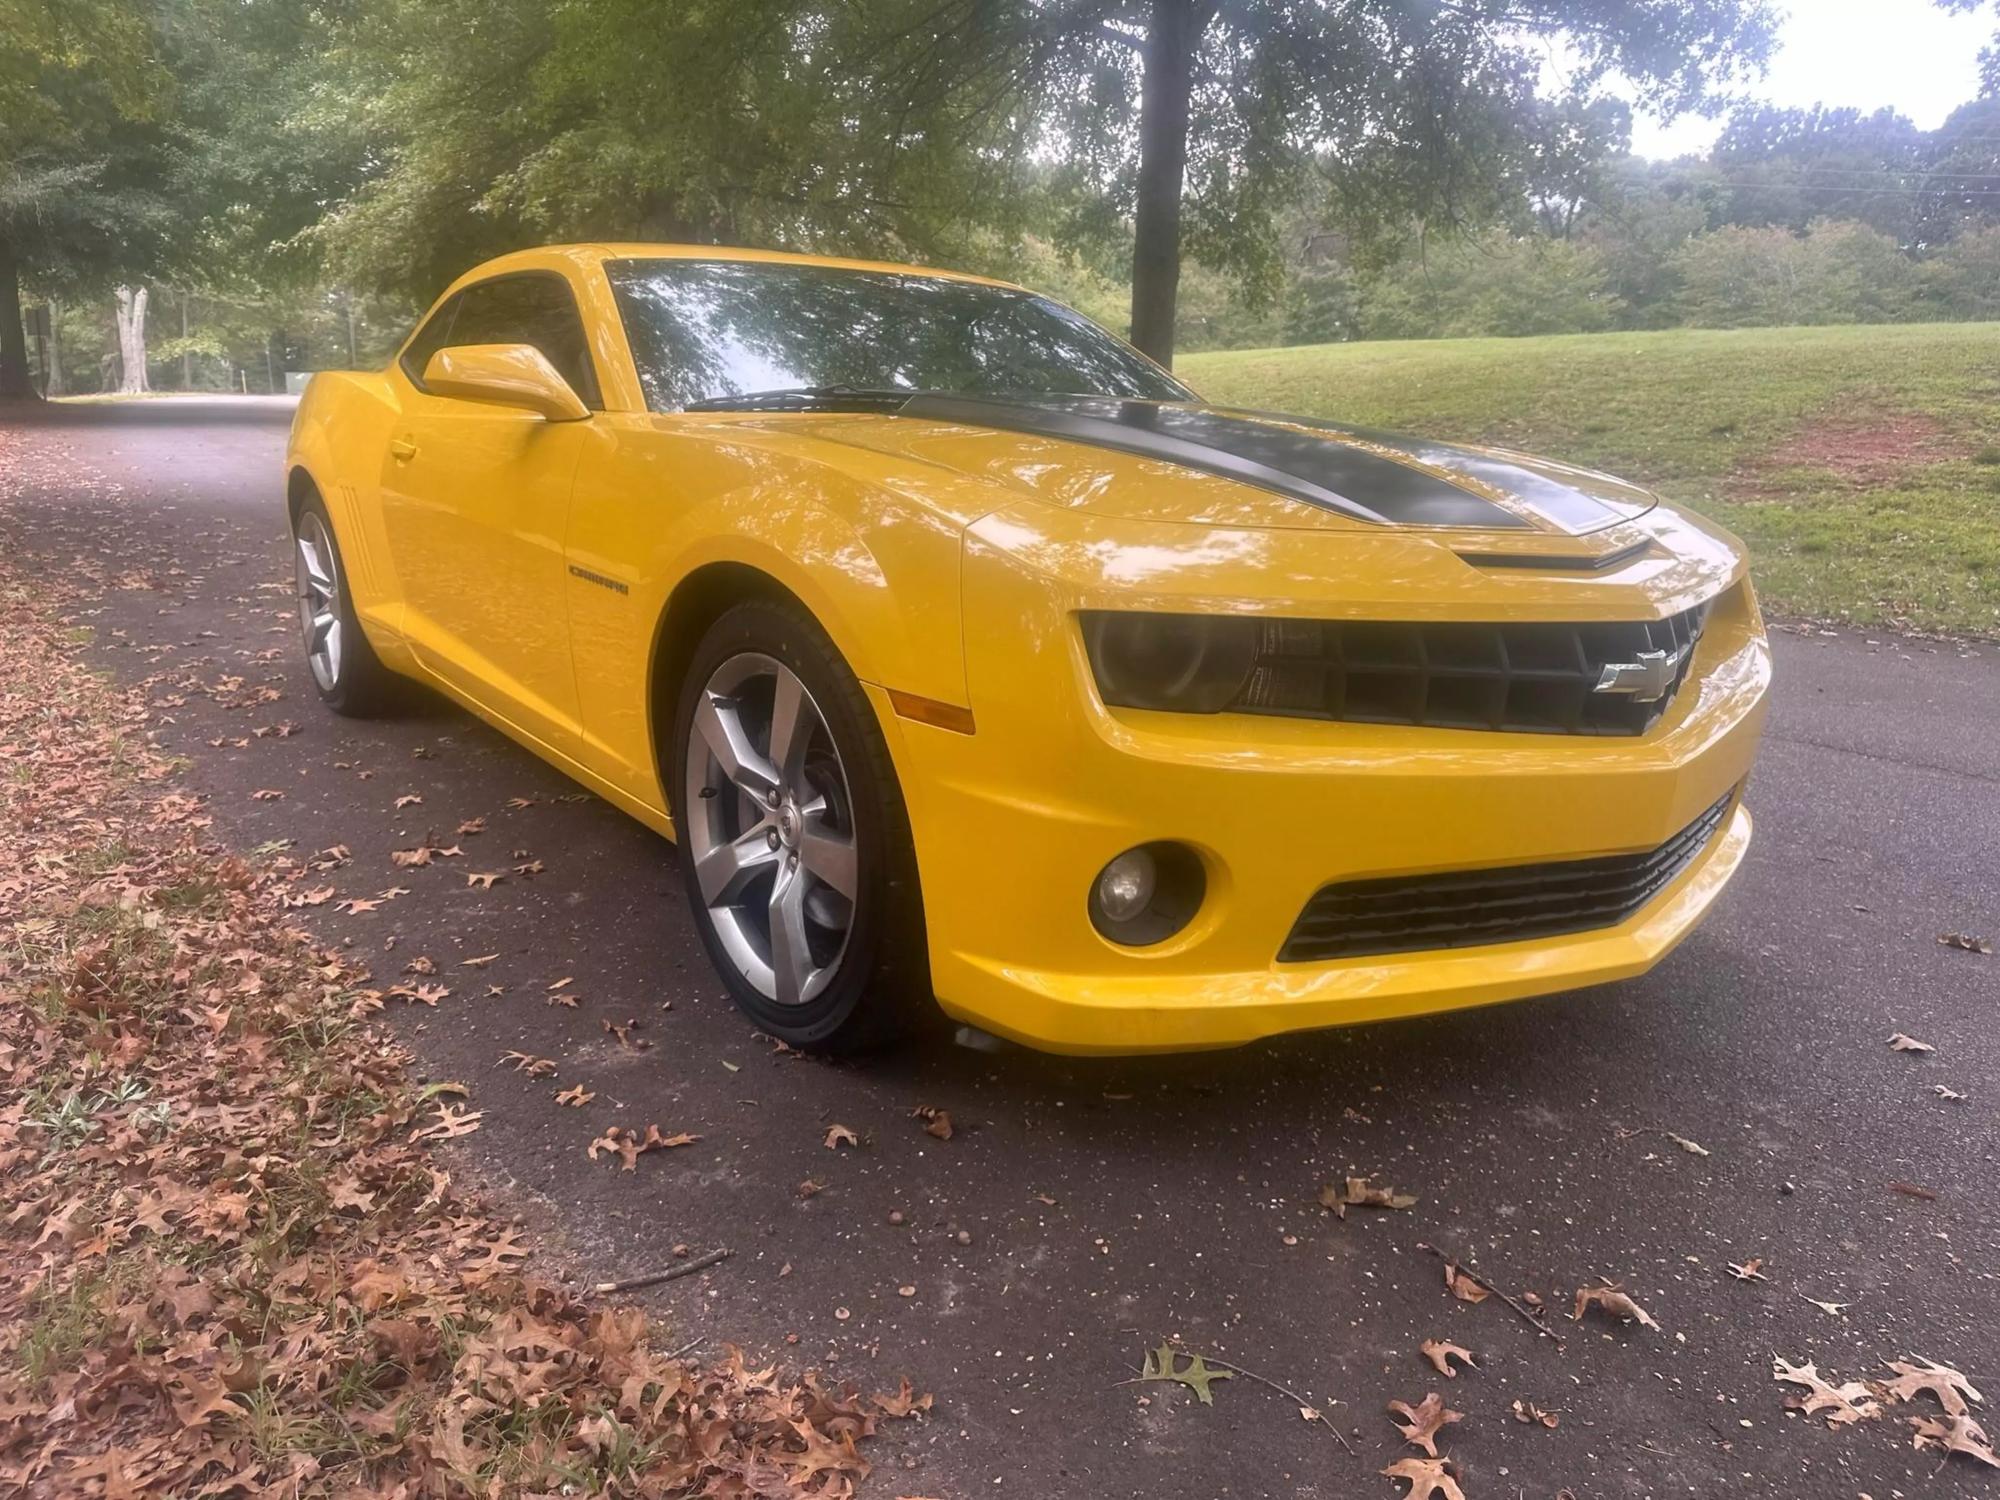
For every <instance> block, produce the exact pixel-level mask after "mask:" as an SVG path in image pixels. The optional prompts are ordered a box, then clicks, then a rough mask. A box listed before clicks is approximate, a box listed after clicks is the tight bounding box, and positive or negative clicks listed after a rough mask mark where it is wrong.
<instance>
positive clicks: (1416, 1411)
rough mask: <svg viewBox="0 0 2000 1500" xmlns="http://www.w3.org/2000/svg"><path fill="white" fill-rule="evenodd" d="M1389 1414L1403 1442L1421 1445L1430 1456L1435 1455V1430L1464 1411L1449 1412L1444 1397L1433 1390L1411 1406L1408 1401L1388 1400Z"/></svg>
mask: <svg viewBox="0 0 2000 1500" xmlns="http://www.w3.org/2000/svg"><path fill="white" fill-rule="evenodd" d="M1389 1413H1390V1416H1391V1418H1392V1419H1393V1420H1394V1422H1395V1424H1396V1431H1397V1432H1398V1433H1400V1434H1401V1435H1402V1438H1403V1441H1404V1442H1406V1443H1408V1444H1410V1446H1411V1447H1413V1448H1421V1449H1423V1450H1424V1452H1426V1453H1428V1454H1429V1455H1430V1456H1431V1457H1432V1458H1436V1457H1437V1451H1438V1450H1437V1435H1438V1432H1439V1431H1440V1430H1441V1429H1443V1428H1445V1427H1449V1426H1450V1425H1451V1424H1452V1423H1453V1422H1459V1421H1463V1420H1464V1418H1465V1413H1464V1412H1459V1411H1452V1410H1451V1409H1450V1408H1449V1407H1447V1406H1446V1405H1445V1404H1444V1397H1442V1396H1440V1395H1439V1394H1438V1393H1437V1392H1436V1391H1432V1392H1431V1393H1430V1394H1429V1395H1428V1396H1426V1397H1424V1399H1423V1400H1422V1401H1420V1402H1418V1403H1417V1404H1416V1405H1415V1406H1412V1405H1410V1404H1409V1402H1407V1401H1391V1402H1390V1403H1389Z"/></svg>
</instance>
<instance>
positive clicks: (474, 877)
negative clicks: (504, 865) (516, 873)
mask: <svg viewBox="0 0 2000 1500" xmlns="http://www.w3.org/2000/svg"><path fill="white" fill-rule="evenodd" d="M506 878H507V872H506V871H504V870H467V871H466V872H465V883H466V884H467V885H469V886H471V887H472V888H473V889H474V890H477V891H490V890H492V889H493V887H494V886H496V885H498V884H499V883H500V882H501V881H503V880H505V879H506Z"/></svg>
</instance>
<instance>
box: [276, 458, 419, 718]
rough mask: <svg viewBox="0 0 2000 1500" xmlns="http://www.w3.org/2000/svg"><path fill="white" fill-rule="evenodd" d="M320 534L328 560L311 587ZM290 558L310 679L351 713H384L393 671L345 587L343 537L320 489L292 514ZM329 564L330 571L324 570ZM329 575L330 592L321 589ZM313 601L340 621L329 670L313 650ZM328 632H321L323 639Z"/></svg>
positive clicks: (325, 699)
mask: <svg viewBox="0 0 2000 1500" xmlns="http://www.w3.org/2000/svg"><path fill="white" fill-rule="evenodd" d="M322 539H324V551H325V553H326V563H322V564H321V578H320V579H319V580H317V581H316V582H315V583H314V584H313V585H312V586H311V591H310V592H309V587H308V581H307V577H308V572H309V567H310V564H309V562H308V559H309V557H315V556H317V554H318V553H319V551H320V542H321V540H322ZM292 563H293V572H294V574H295V576H296V579H297V598H298V603H299V624H300V630H301V633H302V635H304V636H305V638H306V639H305V647H306V675H307V676H308V677H309V678H311V679H312V684H313V687H314V689H315V690H316V691H317V692H318V693H319V697H320V702H322V703H324V704H325V705H326V706H327V707H328V708H330V709H332V710H333V711H334V712H335V713H337V714H344V715H346V716H347V717H349V718H367V717H371V716H373V715H375V714H379V713H382V712H383V711H385V710H386V709H388V708H389V707H390V706H391V705H392V704H393V702H394V700H395V676H394V674H393V673H391V672H390V671H389V669H388V668H387V667H385V666H383V665H382V662H381V659H380V658H379V657H377V656H376V655H375V648H374V647H373V646H371V645H369V644H368V637H367V635H366V634H365V633H364V632H363V630H362V628H361V621H360V619H359V618H358V617H357V616H356V615H355V613H354V594H353V591H352V590H351V589H349V588H348V586H347V576H348V575H347V560H346V558H344V557H343V556H342V555H341V551H340V539H339V538H338V537H336V536H335V535H334V532H333V518H332V517H331V516H329V515H328V514H327V510H326V502H325V501H323V500H322V499H320V497H319V494H318V492H317V491H315V492H312V493H310V494H308V495H307V496H306V497H305V499H304V501H303V502H301V504H300V505H299V508H298V513H297V514H296V515H295V516H294V517H293V518H292ZM328 563H330V567H331V571H330V573H329V572H327V571H326V566H327V564H328ZM328 579H330V581H331V594H330V595H328V594H327V593H325V592H324V591H323V585H324V583H325V582H326V580H328ZM315 603H317V604H319V605H320V606H321V614H322V617H324V615H326V614H330V615H331V616H332V617H333V619H334V620H336V621H337V622H338V625H339V631H338V635H337V637H336V641H337V646H338V649H337V650H336V651H335V652H334V653H333V655H332V657H331V669H330V671H329V669H328V666H327V658H326V657H325V656H324V654H323V653H322V652H320V651H316V649H315V646H314V633H313V628H312V626H311V625H310V624H309V622H308V615H309V613H311V612H312V609H313V606H314V604H315ZM324 634H325V633H324V632H323V631H322V632H321V638H322V639H323V638H324Z"/></svg>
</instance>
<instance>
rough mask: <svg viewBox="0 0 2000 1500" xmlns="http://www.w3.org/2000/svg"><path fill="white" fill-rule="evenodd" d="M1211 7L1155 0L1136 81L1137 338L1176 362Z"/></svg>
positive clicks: (1197, 1)
mask: <svg viewBox="0 0 2000 1500" xmlns="http://www.w3.org/2000/svg"><path fill="white" fill-rule="evenodd" d="M1210 14H1211V11H1210V8H1209V5H1208V4H1207V3H1206V0H1153V6H1152V16H1151V18H1150V20H1149V22H1148V24H1147V27H1146V46H1145V52H1144V55H1143V56H1144V61H1143V63H1142V68H1143V71H1144V77H1143V79H1142V81H1141V84H1140V88H1139V181H1138V195H1137V201H1136V202H1135V204H1134V206H1133V215H1132V228H1133V231H1134V239H1135V243H1134V245H1133V249H1132V342H1133V343H1134V344H1136V345H1138V346H1139V348H1141V349H1142V350H1144V351H1145V352H1146V353H1148V354H1150V355H1152V356H1153V358H1154V359H1157V360H1158V361H1159V362H1160V363H1161V364H1163V365H1169V366H1171V365H1172V364H1173V362H1174V304H1175V301H1176V299H1177V298H1178V297H1179V295H1180V283H1181V188H1182V185H1183V184H1184V182H1185V180H1186V178H1187V143H1188V98H1189V96H1190V94H1192V92H1193V89H1194V54H1195V47H1196V44H1197V43H1199V42H1200V40H1201V33H1202V32H1203V31H1204V30H1205V29H1206V28H1207V26H1208V19H1209V16H1210Z"/></svg>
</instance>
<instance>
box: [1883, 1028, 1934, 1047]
mask: <svg viewBox="0 0 2000 1500" xmlns="http://www.w3.org/2000/svg"><path fill="white" fill-rule="evenodd" d="M1889 1047H1890V1049H1891V1050H1892V1051H1896V1052H1935V1051H1937V1048H1935V1047H1933V1046H1932V1045H1931V1044H1930V1043H1929V1042H1920V1041H1918V1040H1917V1039H1916V1038H1915V1037H1913V1036H1904V1035H1903V1033H1902V1032H1900V1031H1899V1032H1897V1033H1896V1034H1895V1035H1894V1036H1892V1037H1890V1038H1889Z"/></svg>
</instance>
